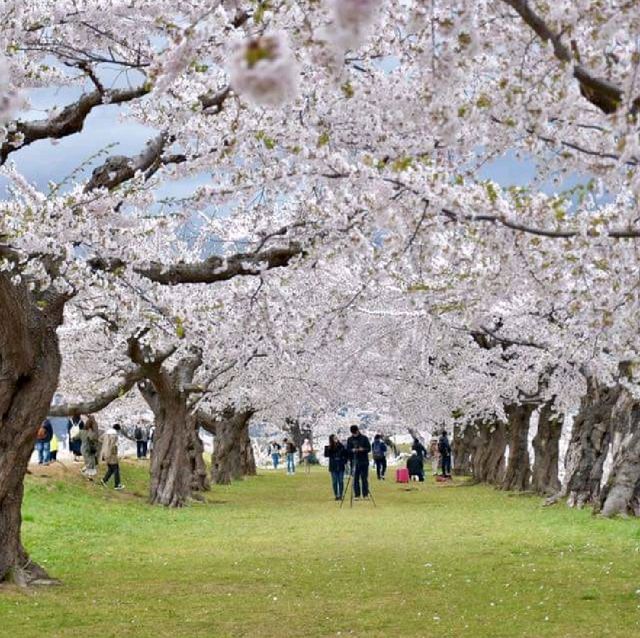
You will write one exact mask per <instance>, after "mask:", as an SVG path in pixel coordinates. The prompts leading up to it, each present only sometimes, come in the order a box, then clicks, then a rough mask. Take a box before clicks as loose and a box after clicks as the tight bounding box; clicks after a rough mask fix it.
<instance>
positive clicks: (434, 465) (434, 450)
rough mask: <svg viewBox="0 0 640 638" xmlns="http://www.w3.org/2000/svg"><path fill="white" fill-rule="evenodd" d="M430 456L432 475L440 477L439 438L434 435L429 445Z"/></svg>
mask: <svg viewBox="0 0 640 638" xmlns="http://www.w3.org/2000/svg"><path fill="white" fill-rule="evenodd" d="M429 454H430V455H431V474H433V476H437V475H438V466H439V465H440V452H439V451H438V437H437V436H436V435H435V434H433V436H432V437H431V441H430V443H429Z"/></svg>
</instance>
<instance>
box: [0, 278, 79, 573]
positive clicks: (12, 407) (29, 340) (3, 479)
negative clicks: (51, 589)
mask: <svg viewBox="0 0 640 638" xmlns="http://www.w3.org/2000/svg"><path fill="white" fill-rule="evenodd" d="M67 299H68V297H64V296H55V295H53V294H51V295H50V296H44V297H41V298H40V299H39V301H40V302H43V303H40V304H39V305H38V304H37V303H36V300H35V299H34V297H33V293H31V292H29V291H28V290H27V288H26V286H25V285H24V284H18V285H14V284H13V283H12V282H11V281H10V276H8V275H7V274H3V273H0V582H1V581H4V580H12V581H14V582H18V583H20V584H30V583H34V582H37V581H38V580H42V579H44V578H46V572H45V571H44V570H43V569H42V568H40V567H39V566H38V565H36V564H35V563H33V562H32V561H30V560H29V556H28V554H27V552H26V550H25V549H24V547H23V545H22V541H21V537H20V530H21V525H22V517H21V506H22V497H23V493H24V485H23V482H24V476H25V474H26V472H27V466H28V464H29V460H30V458H31V454H32V452H33V448H34V445H35V442H36V433H37V430H38V428H39V426H40V424H41V423H42V421H43V420H44V419H45V418H46V416H47V410H48V408H49V405H50V403H51V399H52V397H53V393H54V392H55V389H56V386H57V384H58V376H59V372H60V353H59V349H58V338H57V335H56V328H57V327H58V326H59V325H60V324H61V323H62V313H63V309H64V303H65V302H66V300H67Z"/></svg>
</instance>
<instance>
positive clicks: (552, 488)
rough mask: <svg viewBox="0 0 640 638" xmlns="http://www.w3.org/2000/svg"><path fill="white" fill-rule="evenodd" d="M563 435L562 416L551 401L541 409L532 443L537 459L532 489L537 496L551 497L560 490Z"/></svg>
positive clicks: (534, 464)
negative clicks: (554, 408) (561, 437)
mask: <svg viewBox="0 0 640 638" xmlns="http://www.w3.org/2000/svg"><path fill="white" fill-rule="evenodd" d="M561 434H562V416H561V415H558V414H555V413H554V412H553V402H552V401H549V402H547V403H545V404H544V405H543V406H542V408H541V409H540V415H539V417H538V431H537V432H536V435H535V436H534V437H533V441H532V445H533V451H534V454H535V459H534V463H533V472H532V474H531V489H532V490H533V491H534V492H536V493H537V494H544V495H547V496H550V495H552V494H556V493H557V492H558V491H559V490H560V480H559V479H558V459H559V457H560V436H561Z"/></svg>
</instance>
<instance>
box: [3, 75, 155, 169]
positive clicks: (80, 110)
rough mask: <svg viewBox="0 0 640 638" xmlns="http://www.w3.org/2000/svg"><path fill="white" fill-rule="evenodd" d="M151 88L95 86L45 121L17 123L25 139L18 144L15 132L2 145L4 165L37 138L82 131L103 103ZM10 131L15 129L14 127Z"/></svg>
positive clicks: (133, 96) (130, 97) (131, 97)
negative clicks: (10, 157)
mask: <svg viewBox="0 0 640 638" xmlns="http://www.w3.org/2000/svg"><path fill="white" fill-rule="evenodd" d="M150 90H151V87H150V85H148V84H144V85H142V86H140V87H138V88H134V89H114V90H110V91H106V92H105V93H102V92H101V91H99V90H97V89H96V90H95V91H91V93H85V94H84V95H82V96H80V98H78V100H77V101H76V102H73V103H72V104H69V105H67V106H65V107H64V108H63V109H62V110H61V111H60V112H59V113H54V114H53V115H51V116H49V117H48V118H46V119H44V120H35V121H32V122H20V121H18V122H15V124H14V126H15V131H16V133H17V134H21V135H22V136H23V139H22V140H21V141H20V143H19V144H17V145H16V144H15V141H16V139H17V138H16V137H15V135H10V136H9V139H8V140H7V141H6V142H5V143H4V144H3V145H2V146H1V147H0V163H2V164H4V162H5V161H6V160H7V157H9V155H10V154H11V153H13V152H14V151H16V150H18V149H20V148H24V147H25V146H28V145H29V144H31V143H33V142H36V141H38V140H44V139H61V138H63V137H67V136H69V135H73V134H74V133H79V132H80V131H81V130H82V128H83V126H84V123H85V121H86V119H87V116H88V115H89V113H91V111H92V110H93V109H94V108H95V107H97V106H100V105H101V104H107V103H108V104H122V103H124V102H131V101H132V100H135V99H136V98H139V97H142V96H144V95H146V94H147V93H149V91H150ZM9 130H12V128H11V126H10V127H9Z"/></svg>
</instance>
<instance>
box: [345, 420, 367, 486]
mask: <svg viewBox="0 0 640 638" xmlns="http://www.w3.org/2000/svg"><path fill="white" fill-rule="evenodd" d="M350 430H351V436H350V437H349V438H348V439H347V454H348V455H349V457H350V458H351V467H352V473H353V493H354V496H355V498H356V499H359V498H360V495H362V498H369V452H371V442H370V441H369V439H368V437H366V436H365V435H364V434H362V433H361V432H360V430H359V429H358V426H357V425H352V426H351V428H350Z"/></svg>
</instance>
